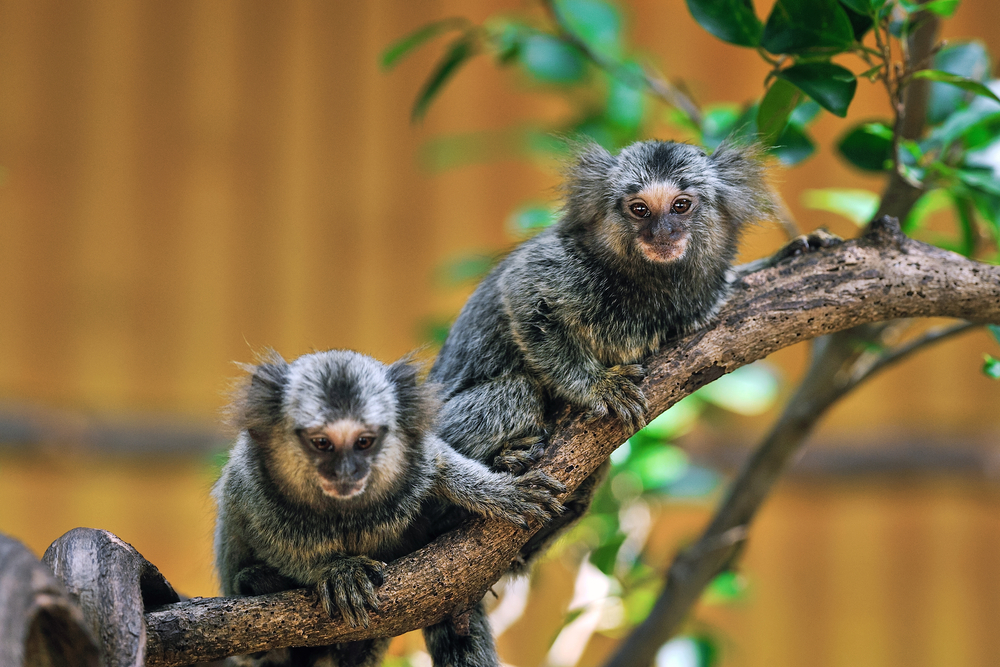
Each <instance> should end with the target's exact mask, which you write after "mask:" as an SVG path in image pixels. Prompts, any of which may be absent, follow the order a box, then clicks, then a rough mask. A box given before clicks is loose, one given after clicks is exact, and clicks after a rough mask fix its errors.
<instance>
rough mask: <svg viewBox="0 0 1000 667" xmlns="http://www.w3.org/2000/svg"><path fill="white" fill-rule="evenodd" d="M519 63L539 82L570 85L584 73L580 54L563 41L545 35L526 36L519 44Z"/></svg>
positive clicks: (583, 64) (583, 63)
mask: <svg viewBox="0 0 1000 667" xmlns="http://www.w3.org/2000/svg"><path fill="white" fill-rule="evenodd" d="M520 58H521V62H522V63H523V64H524V67H525V69H527V70H528V72H530V73H531V75H532V76H534V77H535V78H536V79H538V80H539V81H546V82H549V83H572V82H574V81H577V80H579V79H580V77H582V76H583V73H584V71H585V69H586V68H585V62H584V59H583V56H582V55H581V54H580V52H579V51H578V50H577V49H576V48H575V47H573V46H570V45H569V44H567V43H566V42H564V41H563V40H561V39H559V38H557V37H553V36H552V35H547V34H545V33H534V34H530V35H527V36H526V37H525V38H524V41H523V42H522V44H521V53H520Z"/></svg>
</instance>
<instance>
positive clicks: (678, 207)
mask: <svg viewBox="0 0 1000 667" xmlns="http://www.w3.org/2000/svg"><path fill="white" fill-rule="evenodd" d="M670 210H671V211H672V212H673V213H687V212H688V211H690V210H691V200H690V199H688V198H687V197H678V198H677V199H675V200H674V203H673V205H672V206H671V207H670Z"/></svg>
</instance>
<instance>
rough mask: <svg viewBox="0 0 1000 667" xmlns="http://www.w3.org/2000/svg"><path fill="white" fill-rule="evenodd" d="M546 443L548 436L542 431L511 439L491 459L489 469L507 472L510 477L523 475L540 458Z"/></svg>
mask: <svg viewBox="0 0 1000 667" xmlns="http://www.w3.org/2000/svg"><path fill="white" fill-rule="evenodd" d="M547 442H548V434H547V433H545V432H544V431H543V432H541V433H533V434H531V435H525V436H522V437H520V438H512V439H510V440H508V441H507V442H505V443H504V445H503V449H501V450H500V453H499V454H497V455H496V458H494V459H493V465H492V466H491V467H492V469H493V470H497V471H499V472H509V473H510V474H512V475H520V474H523V473H524V472H525V471H526V470H528V469H529V468H531V466H533V465H535V464H536V463H538V460H539V459H541V458H542V454H544V453H545V445H546V444H547Z"/></svg>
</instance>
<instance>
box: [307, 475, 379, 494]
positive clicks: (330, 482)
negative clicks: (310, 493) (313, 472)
mask: <svg viewBox="0 0 1000 667" xmlns="http://www.w3.org/2000/svg"><path fill="white" fill-rule="evenodd" d="M367 483H368V475H365V476H364V477H362V478H361V479H357V480H345V479H327V478H326V477H322V476H320V478H319V488H321V489H322V490H323V493H324V494H326V495H328V496H330V497H331V498H341V499H347V498H353V497H354V496H356V495H358V494H359V493H361V492H362V491H364V490H365V485H366V484H367Z"/></svg>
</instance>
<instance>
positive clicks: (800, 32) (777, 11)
mask: <svg viewBox="0 0 1000 667" xmlns="http://www.w3.org/2000/svg"><path fill="white" fill-rule="evenodd" d="M853 44H854V30H853V29H852V28H851V22H850V20H849V19H848V18H847V12H845V11H844V8H843V7H842V6H841V5H840V3H839V2H837V0H778V1H777V2H776V3H775V5H774V8H773V9H772V10H771V15H770V16H768V18H767V24H766V25H765V26H764V33H763V35H762V36H761V40H760V45H761V46H763V47H764V48H765V49H766V50H767V51H769V52H771V53H773V54H775V55H779V54H783V53H791V54H807V53H840V52H841V51H846V50H847V49H849V48H851V46H852V45H853Z"/></svg>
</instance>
